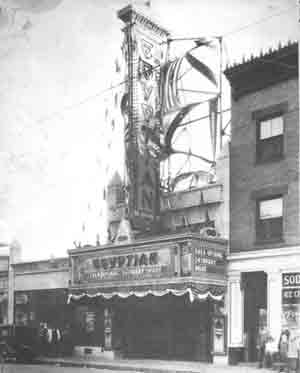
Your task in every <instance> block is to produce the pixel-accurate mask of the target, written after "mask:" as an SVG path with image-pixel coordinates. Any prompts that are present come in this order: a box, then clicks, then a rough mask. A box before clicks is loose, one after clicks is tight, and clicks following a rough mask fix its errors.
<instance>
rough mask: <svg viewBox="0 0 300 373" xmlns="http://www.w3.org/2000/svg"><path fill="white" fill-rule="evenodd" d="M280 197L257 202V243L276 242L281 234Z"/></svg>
mask: <svg viewBox="0 0 300 373" xmlns="http://www.w3.org/2000/svg"><path fill="white" fill-rule="evenodd" d="M282 215H283V199H282V196H280V197H276V198H269V199H263V200H258V201H257V224H256V238H257V240H258V241H268V240H271V241H277V240H281V239H282V234H283V229H282V228H283V218H282Z"/></svg>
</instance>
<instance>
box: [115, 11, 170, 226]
mask: <svg viewBox="0 0 300 373" xmlns="http://www.w3.org/2000/svg"><path fill="white" fill-rule="evenodd" d="M118 17H119V18H120V19H121V20H122V21H123V22H124V23H125V28H124V42H123V46H122V51H123V57H124V59H125V61H126V65H127V74H126V77H125V80H126V82H127V84H126V92H125V94H124V96H123V99H122V102H121V111H122V114H123V118H124V121H125V131H124V141H125V158H126V159H125V162H126V176H127V180H126V188H127V201H126V202H127V207H128V218H129V220H130V222H131V224H132V227H133V228H134V229H136V230H139V231H146V230H150V229H151V227H152V226H153V224H154V223H155V221H156V219H157V217H158V214H159V183H160V175H159V152H160V135H161V128H162V124H161V97H160V71H161V66H162V65H163V64H164V63H165V61H166V48H167V43H166V41H167V37H168V32H167V31H165V30H164V29H162V28H161V27H159V26H158V25H156V24H155V23H154V22H152V21H151V20H149V19H148V18H146V17H144V16H143V15H141V14H139V13H137V12H136V11H135V10H133V8H132V7H131V6H128V7H126V8H124V9H121V10H120V11H119V12H118Z"/></svg>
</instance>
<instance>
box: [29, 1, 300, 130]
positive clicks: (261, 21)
mask: <svg viewBox="0 0 300 373" xmlns="http://www.w3.org/2000/svg"><path fill="white" fill-rule="evenodd" d="M291 9H295V6H291V7H288V8H286V9H283V10H282V11H280V12H278V13H275V14H272V15H269V16H267V17H264V18H260V19H259V20H257V21H255V22H253V23H249V24H247V25H245V26H243V27H240V28H237V29H234V30H232V31H229V32H227V33H225V34H223V35H222V38H223V39H224V38H227V37H229V36H231V35H233V34H237V33H240V32H242V31H244V30H246V29H248V28H250V27H254V26H256V25H258V24H261V23H263V22H266V21H268V20H269V19H271V18H275V17H278V16H280V15H282V14H285V13H287V12H289V11H290V10H291ZM190 39H191V38H190ZM191 49H194V47H193V48H191ZM227 52H228V51H225V54H226V55H227V58H228V53H227ZM158 68H160V65H157V66H154V67H153V68H152V71H153V70H156V69H158ZM127 82H128V80H127V79H125V80H123V81H121V82H119V83H117V84H115V85H113V86H111V87H107V88H105V89H103V90H101V91H99V92H96V93H95V94H92V95H89V96H87V97H86V98H84V99H82V100H80V101H78V102H76V103H73V104H70V105H66V106H64V107H62V108H61V109H60V110H58V111H56V112H53V113H52V114H49V115H46V116H44V117H41V118H39V119H36V120H35V122H37V123H43V122H46V121H49V120H51V119H53V118H54V117H56V116H60V115H62V114H63V113H64V112H67V111H70V110H73V109H75V108H77V107H80V106H82V105H84V104H86V103H87V102H89V101H91V100H94V99H96V98H98V97H100V96H102V95H103V94H105V93H106V92H109V91H111V90H113V89H116V88H118V87H120V86H121V85H123V84H126V83H127Z"/></svg>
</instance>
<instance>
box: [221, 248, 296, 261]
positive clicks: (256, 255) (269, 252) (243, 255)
mask: <svg viewBox="0 0 300 373" xmlns="http://www.w3.org/2000/svg"><path fill="white" fill-rule="evenodd" d="M295 255H299V258H300V247H299V246H291V247H279V248H276V249H262V250H251V251H243V252H238V253H232V254H229V255H228V256H227V260H228V262H235V261H243V260H249V259H264V258H274V257H286V256H295Z"/></svg>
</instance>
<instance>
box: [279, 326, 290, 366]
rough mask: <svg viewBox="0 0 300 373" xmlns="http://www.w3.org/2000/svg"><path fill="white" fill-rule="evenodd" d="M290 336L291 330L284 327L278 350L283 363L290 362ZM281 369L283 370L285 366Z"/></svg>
mask: <svg viewBox="0 0 300 373" xmlns="http://www.w3.org/2000/svg"><path fill="white" fill-rule="evenodd" d="M289 337H290V332H289V330H288V329H284V330H283V331H282V332H281V334H280V338H279V343H278V351H279V358H280V362H281V363H285V364H286V365H287V364H288V349H289ZM280 371H283V367H281V368H280Z"/></svg>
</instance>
